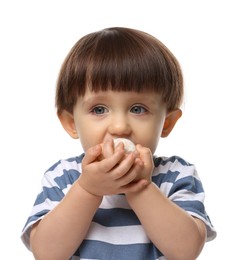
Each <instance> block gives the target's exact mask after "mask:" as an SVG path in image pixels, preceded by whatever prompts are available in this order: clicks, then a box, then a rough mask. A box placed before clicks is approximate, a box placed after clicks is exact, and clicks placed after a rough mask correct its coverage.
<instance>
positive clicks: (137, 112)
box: [130, 105, 147, 114]
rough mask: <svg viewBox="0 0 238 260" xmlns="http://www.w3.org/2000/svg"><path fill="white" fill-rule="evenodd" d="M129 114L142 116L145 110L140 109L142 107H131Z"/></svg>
mask: <svg viewBox="0 0 238 260" xmlns="http://www.w3.org/2000/svg"><path fill="white" fill-rule="evenodd" d="M130 112H131V113H134V114H144V113H146V112H147V109H146V108H144V107H142V106H139V105H137V106H133V107H132V108H131V110H130Z"/></svg>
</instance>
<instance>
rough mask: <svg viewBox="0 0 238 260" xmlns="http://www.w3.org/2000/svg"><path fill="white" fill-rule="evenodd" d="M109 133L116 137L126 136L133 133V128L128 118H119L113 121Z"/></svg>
mask: <svg viewBox="0 0 238 260" xmlns="http://www.w3.org/2000/svg"><path fill="white" fill-rule="evenodd" d="M109 132H110V134H111V135H114V136H126V135H129V134H130V133H131V126H130V123H129V120H128V119H127V117H126V116H117V117H115V118H113V119H112V120H111V123H110V126H109Z"/></svg>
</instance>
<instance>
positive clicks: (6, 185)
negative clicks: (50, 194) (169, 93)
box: [0, 0, 238, 260]
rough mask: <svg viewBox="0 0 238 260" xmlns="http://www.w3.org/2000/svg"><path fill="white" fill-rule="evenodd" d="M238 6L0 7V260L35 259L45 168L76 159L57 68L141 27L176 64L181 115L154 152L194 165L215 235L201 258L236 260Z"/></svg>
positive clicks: (85, 3)
mask: <svg viewBox="0 0 238 260" xmlns="http://www.w3.org/2000/svg"><path fill="white" fill-rule="evenodd" d="M235 2H236V1H230V0H224V1H219V0H217V1H215V0H214V1H209V0H200V1H191V0H187V1H186V0H180V1H177V0H174V1H172V0H167V1H160V0H157V1H155V0H154V1H149V0H147V1H138V0H137V1H129V0H127V1H123V0H120V1H109V0H108V1H106V0H100V1H97V0H95V1H89V0H87V1H86V0H85V1H70V0H67V1H60V0H55V1H49V0H48V1H46V0H45V1H44V0H41V1H30V0H29V1H23V0H22V1H17V0H15V1H11V0H9V1H0V113H1V114H0V123H1V126H0V153H1V156H0V160H1V173H0V174H1V189H0V203H1V215H0V218H1V222H0V232H1V251H0V259H24V260H28V259H33V257H32V255H31V254H30V253H29V252H28V251H27V249H26V248H25V247H24V246H23V244H22V242H21V241H20V234H21V230H22V228H23V225H24V224H25V221H26V219H27V217H28V214H29V212H30V210H31V207H32V204H33V202H34V200H35V197H36V194H37V193H38V191H39V188H40V180H41V177H42V175H43V173H44V171H45V170H47V169H48V168H49V167H50V166H51V165H52V164H53V163H55V162H56V161H58V160H59V159H61V158H68V157H70V156H74V155H78V154H80V153H81V151H82V150H81V148H80V144H79V141H77V140H76V141H75V140H72V139H71V138H70V137H69V136H68V135H67V134H66V132H64V130H63V129H62V127H61V125H60V123H59V121H58V119H57V117H56V115H55V108H54V90H55V82H56V78H57V74H58V71H59V68H60V65H61V63H62V61H63V59H64V57H65V56H66V54H67V53H68V51H69V49H70V48H71V47H72V45H73V44H74V43H75V42H76V41H77V40H78V39H79V38H80V37H82V36H83V35H84V34H87V33H90V32H92V31H96V30H100V29H103V28H105V27H111V26H125V27H132V28H135V29H140V30H144V31H146V32H148V33H150V34H153V35H154V36H156V37H157V38H159V39H160V40H161V41H162V42H163V43H165V44H166V45H167V46H168V47H169V48H170V50H171V51H172V52H173V53H174V54H175V56H176V57H177V58H178V59H179V61H180V63H181V66H182V68H183V72H184V78H185V88H186V97H185V104H184V106H183V118H182V119H180V121H179V122H178V124H177V125H176V127H175V129H174V131H173V133H172V134H171V135H170V136H169V137H168V138H166V139H162V140H161V142H160V145H159V148H158V149H157V154H160V155H173V154H177V155H180V156H182V157H183V158H185V159H187V160H188V161H189V162H191V163H194V164H195V165H196V166H197V169H198V172H199V175H200V177H201V179H202V181H203V185H204V188H205V191H206V208H207V211H208V213H209V215H210V218H211V220H212V222H213V224H214V226H215V227H216V229H217V232H218V236H217V238H216V239H215V240H214V241H212V242H209V243H207V244H206V246H205V248H204V250H203V252H202V254H201V255H200V257H199V259H200V260H202V259H203V260H208V259H235V258H236V254H237V253H236V252H237V243H236V242H235V240H234V237H235V236H236V235H237V231H238V228H237V193H236V187H237V180H238V178H237V175H238V173H237V168H238V167H237V155H238V153H237V145H238V142H237V133H238V127H237V118H238V117H237V113H238V109H237V90H236V89H237V87H238V71H237V68H238V65H237V61H238V51H237V47H238V40H237V31H238V30H237V25H238V15H237V7H235Z"/></svg>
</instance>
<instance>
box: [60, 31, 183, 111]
mask: <svg viewBox="0 0 238 260" xmlns="http://www.w3.org/2000/svg"><path fill="white" fill-rule="evenodd" d="M178 68H179V65H178V63H177V60H176V59H175V57H174V56H173V55H172V53H170V51H169V50H168V49H167V48H166V47H165V46H164V45H163V44H162V43H161V42H160V41H159V40H157V39H156V38H154V37H153V36H151V35H149V34H146V33H144V32H141V31H137V30H133V29H127V28H109V29H105V30H103V31H100V32H96V33H92V34H89V35H86V36H85V37H83V38H82V39H81V40H79V41H78V42H77V43H76V44H75V46H74V47H73V48H72V50H71V52H70V53H69V55H68V57H67V58H66V60H65V62H64V64H63V66H62V69H61V73H60V75H59V79H58V87H57V88H58V89H59V88H60V85H61V90H62V88H63V89H64V91H63V92H64V94H62V95H61V97H63V96H64V97H67V99H68V100H67V102H68V106H73V105H74V104H75V102H76V100H75V98H77V97H78V96H83V95H84V94H85V92H86V90H87V89H90V90H91V91H94V92H98V91H107V90H113V91H136V92H143V91H151V92H156V93H161V95H162V98H163V99H164V101H165V102H166V103H168V102H170V101H171V100H170V99H171V97H170V96H172V95H171V91H172V89H171V86H173V88H174V89H176V88H177V90H178V79H180V80H182V76H181V72H180V70H179V69H178ZM179 83H181V82H179ZM179 85H180V84H179ZM180 87H181V86H179V88H180ZM65 91H66V92H67V93H66V92H65ZM63 92H62V93H63ZM173 95H174V93H173ZM61 101H62V100H61ZM65 101H66V100H65ZM56 103H57V100H56ZM69 103H70V104H69ZM67 110H69V107H68V109H67ZM70 110H71V109H70Z"/></svg>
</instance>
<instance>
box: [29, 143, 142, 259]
mask: <svg viewBox="0 0 238 260" xmlns="http://www.w3.org/2000/svg"><path fill="white" fill-rule="evenodd" d="M110 146H111V145H110ZM100 154H101V147H100V146H96V147H93V148H90V149H89V150H88V151H87V152H86V154H85V157H84V159H83V161H82V174H81V176H80V178H79V179H78V180H77V181H76V182H75V183H74V184H73V185H72V187H71V188H70V190H69V191H68V193H67V194H66V195H65V197H64V199H63V200H62V201H61V202H60V203H59V204H58V205H57V206H56V207H55V208H54V209H53V210H52V211H51V212H49V213H48V214H47V215H46V216H45V217H44V218H43V219H42V220H40V221H38V222H37V223H36V224H35V225H34V226H33V228H32V231H31V234H30V245H31V249H32V252H33V254H34V256H35V258H36V259H37V260H50V259H52V260H55V259H57V260H61V259H62V260H65V259H69V258H70V257H71V256H72V255H73V253H74V252H75V251H76V250H77V248H78V247H79V246H80V244H81V243H82V241H83V239H84V238H85V236H86V234H87V231H88V229H89V226H90V224H91V221H92V218H93V216H94V214H95V212H96V210H97V209H98V207H99V205H100V203H101V201H102V198H103V195H105V194H117V193H120V192H123V193H125V192H132V191H134V192H136V191H138V190H139V189H140V188H142V187H144V183H145V181H143V180H142V181H141V182H138V183H134V184H130V182H131V181H132V180H133V179H134V178H135V176H136V173H137V172H138V169H137V168H136V167H137V166H136V165H135V166H133V165H134V161H135V156H134V155H133V154H132V155H131V156H128V157H127V158H126V159H125V160H123V163H120V164H119V162H120V161H121V159H122V158H123V156H124V151H123V147H121V148H120V147H119V148H118V149H117V150H116V151H115V153H114V154H113V155H112V156H109V158H107V159H105V160H102V161H100V162H99V161H98V160H97V158H98V156H99V155H100ZM128 169H130V170H128Z"/></svg>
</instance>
